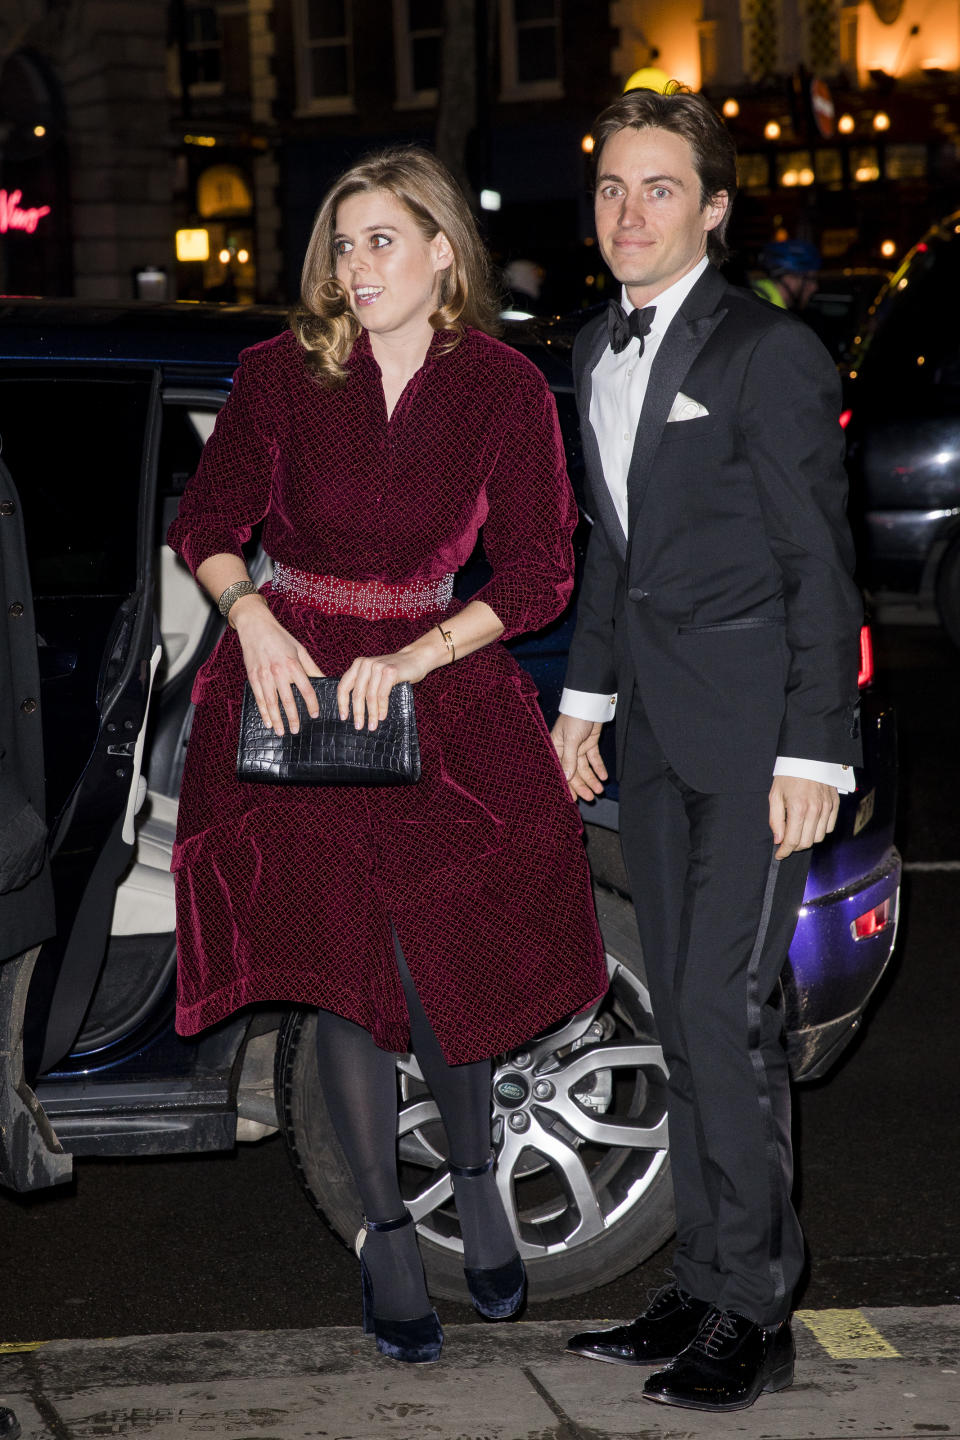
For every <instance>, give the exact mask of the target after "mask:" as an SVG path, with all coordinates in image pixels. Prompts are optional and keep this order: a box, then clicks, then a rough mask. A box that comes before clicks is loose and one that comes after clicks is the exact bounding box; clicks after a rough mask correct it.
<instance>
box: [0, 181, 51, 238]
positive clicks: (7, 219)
mask: <svg viewBox="0 0 960 1440" xmlns="http://www.w3.org/2000/svg"><path fill="white" fill-rule="evenodd" d="M22 199H23V191H22V190H11V191H10V193H9V194H7V192H6V190H0V235H6V233H7V231H8V230H23V231H25V232H26V234H27V235H32V234H33V232H34V231H35V230H36V228H37V226H38V225H39V224H40V221H41V220H42V219H43V217H44V216H45V215H49V214H50V206H49V205H34V206H30V207H28V208H27V209H26V210H24V209H22V208H21V206H20V201H21V200H22Z"/></svg>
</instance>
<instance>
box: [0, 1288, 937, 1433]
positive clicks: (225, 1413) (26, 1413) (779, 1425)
mask: <svg viewBox="0 0 960 1440" xmlns="http://www.w3.org/2000/svg"><path fill="white" fill-rule="evenodd" d="M610 1323H616V1322H615V1321H612V1320H590V1319H587V1320H583V1321H578V1322H574V1323H571V1322H556V1321H554V1322H549V1323H533V1322H523V1321H520V1322H518V1323H514V1324H510V1325H491V1326H477V1325H453V1326H450V1327H448V1329H447V1332H446V1343H445V1347H444V1354H443V1358H442V1359H441V1361H440V1363H439V1364H437V1365H432V1366H423V1367H420V1366H404V1365H399V1364H396V1363H395V1362H389V1361H384V1360H383V1359H382V1358H381V1357H380V1356H378V1355H377V1353H376V1350H375V1349H374V1347H373V1344H372V1342H371V1341H370V1340H365V1339H364V1338H363V1337H362V1336H361V1335H360V1332H359V1329H353V1328H350V1329H341V1328H330V1329H316V1330H279V1331H237V1332H224V1333H198V1334H180V1335H148V1336H128V1337H123V1338H117V1339H105V1340H55V1341H50V1342H48V1343H45V1344H41V1345H38V1346H37V1347H36V1348H35V1349H29V1350H17V1351H14V1352H13V1353H7V1354H6V1355H5V1356H4V1360H3V1372H2V1373H3V1381H2V1382H0V1386H2V1389H0V1393H2V1396H3V1398H4V1399H5V1400H6V1402H7V1403H8V1404H11V1405H13V1407H14V1408H15V1409H16V1410H17V1413H18V1415H19V1418H20V1421H21V1424H22V1426H23V1436H24V1440H49V1437H53V1440H88V1437H94V1436H104V1435H135V1436H138V1437H148V1440H183V1437H187V1436H201V1435H203V1436H209V1437H223V1440H242V1437H247V1436H251V1437H252V1436H256V1437H258V1440H315V1437H316V1440H635V1437H645V1440H650V1437H658V1440H659V1437H666V1440H699V1437H701V1436H702V1437H704V1440H706V1437H708V1436H710V1437H713V1436H720V1437H722V1436H726V1435H731V1436H733V1435H736V1436H748V1437H759V1436H763V1437H764V1440H836V1437H843V1440H860V1437H864V1440H866V1437H870V1440H876V1437H877V1435H882V1436H883V1437H884V1440H899V1437H907V1436H910V1437H911V1440H917V1437H918V1436H936V1437H954V1436H957V1437H960V1373H958V1372H960V1306H948V1307H932V1308H930V1309H905V1308H904V1309H886V1310H877V1309H868V1310H862V1311H850V1310H846V1311H814V1312H801V1316H800V1318H798V1319H797V1321H796V1322H795V1331H796V1338H797V1351H798V1369H797V1382H796V1384H795V1385H794V1386H793V1388H792V1389H791V1390H788V1391H784V1392H781V1393H780V1394H778V1395H771V1396H763V1397H761V1399H760V1400H759V1401H758V1402H757V1404H756V1406H754V1407H753V1409H751V1410H749V1411H743V1412H739V1413H735V1414H732V1415H726V1416H714V1415H705V1414H702V1413H699V1412H696V1411H679V1410H674V1409H668V1408H666V1407H661V1406H654V1405H651V1404H650V1403H649V1402H647V1401H644V1400H643V1398H642V1396H641V1390H642V1386H643V1380H644V1377H645V1374H646V1372H645V1371H644V1370H640V1369H625V1368H623V1367H620V1366H613V1365H597V1364H593V1363H590V1362H589V1361H585V1360H581V1359H578V1358H576V1357H573V1356H566V1355H564V1354H563V1345H564V1342H565V1340H566V1337H567V1336H568V1335H569V1334H571V1333H572V1332H573V1331H574V1330H576V1329H581V1328H595V1327H597V1326H600V1325H604V1324H610ZM815 1331H816V1332H817V1333H815ZM818 1336H819V1338H818ZM858 1347H859V1351H858ZM831 1349H832V1350H833V1351H834V1352H835V1353H833V1354H831V1353H830V1350H831Z"/></svg>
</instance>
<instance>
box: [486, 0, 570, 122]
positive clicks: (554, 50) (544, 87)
mask: <svg viewBox="0 0 960 1440" xmlns="http://www.w3.org/2000/svg"><path fill="white" fill-rule="evenodd" d="M500 66H501V85H502V91H503V98H504V99H505V100H532V99H537V98H541V97H549V96H554V95H562V94H563V83H562V71H561V61H560V0H502V3H501V6H500Z"/></svg>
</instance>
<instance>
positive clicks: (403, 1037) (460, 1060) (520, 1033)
mask: <svg viewBox="0 0 960 1440" xmlns="http://www.w3.org/2000/svg"><path fill="white" fill-rule="evenodd" d="M256 988H257V987H256V986H252V985H250V984H248V983H244V982H239V983H236V984H234V985H230V986H227V987H225V988H224V989H223V990H217V991H215V992H214V993H213V994H212V995H208V996H206V997H205V998H204V999H203V1000H198V1001H197V1002H196V1003H195V1004H193V1005H180V1004H178V1005H177V1012H176V1032H177V1034H178V1035H181V1036H183V1037H184V1038H190V1037H192V1036H194V1035H198V1034H199V1033H200V1032H201V1031H203V1030H206V1029H207V1028H208V1027H209V1026H211V1025H217V1024H219V1023H220V1022H221V1021H224V1020H229V1019H232V1017H233V1016H234V1015H236V1014H237V1012H238V1011H240V1010H243V1009H245V1008H246V1007H247V1006H248V1005H271V1006H283V1007H287V1006H296V1005H302V1006H307V1007H309V1008H310V1009H313V1010H318V1009H319V1010H329V1011H331V1012H332V1013H333V1014H335V1015H340V1016H341V1017H342V1018H343V1019H344V1020H350V1021H352V1022H353V1023H354V1024H360V1023H361V1022H360V1021H358V1020H357V1018H356V1016H355V1015H348V1014H346V1013H345V1011H344V1009H342V1008H334V1007H333V1006H332V1005H320V1004H319V1003H318V1001H317V1000H316V999H313V998H310V997H308V996H304V995H284V996H278V995H276V994H272V995H259V994H256V993H252V992H255V991H256ZM607 988H608V986H607V985H606V984H605V985H604V987H603V989H602V990H600V991H599V992H598V993H597V994H596V995H594V996H593V997H592V998H591V999H589V1000H587V1001H584V1002H583V1003H582V1004H580V1005H576V1004H575V1005H574V1006H573V1007H572V1008H568V1009H565V1010H561V1011H558V1012H557V1013H556V1014H554V1015H547V1016H546V1017H544V1016H543V1014H542V1012H541V1014H540V1015H538V1017H537V1024H536V1029H533V1030H531V1028H530V1024H529V1023H527V1024H523V1025H518V1026H509V1027H506V1028H505V1029H504V1031H503V1032H502V1034H501V1035H499V1036H498V1037H497V1044H496V1045H495V1046H494V1047H493V1048H490V1047H484V1048H483V1051H482V1053H479V1054H478V1053H477V1052H476V1048H475V1047H469V1046H468V1047H467V1049H466V1051H464V1052H460V1051H459V1050H458V1051H457V1052H456V1053H448V1052H447V1050H446V1048H445V1047H443V1046H442V1043H441V1048H443V1050H444V1058H445V1059H446V1061H447V1063H448V1064H449V1065H469V1064H473V1063H474V1062H476V1061H478V1060H491V1059H493V1058H494V1057H495V1056H497V1055H502V1054H503V1053H504V1052H505V1051H508V1050H513V1049H516V1048H517V1046H519V1045H524V1044H527V1043H528V1042H529V1041H530V1040H532V1039H533V1038H534V1036H535V1035H539V1034H540V1033H541V1032H542V1031H544V1030H550V1029H552V1028H553V1027H554V1026H555V1025H557V1024H558V1023H559V1022H560V1021H561V1020H563V1019H565V1018H566V1017H568V1016H571V1017H572V1016H574V1015H580V1014H582V1013H583V1012H584V1011H585V1010H590V1009H592V1008H593V1006H594V1005H596V1004H598V1003H599V1002H600V1001H601V1000H602V999H603V997H604V996H605V995H606V993H607ZM363 1028H364V1029H366V1030H367V1032H368V1034H369V1035H370V1036H371V1037H372V1039H373V1041H374V1044H375V1045H376V1046H377V1047H378V1048H379V1049H381V1050H386V1051H389V1052H390V1053H391V1054H394V1055H408V1054H410V1030H409V1027H406V1026H394V1025H390V1024H386V1025H384V1026H383V1027H382V1028H381V1029H380V1030H379V1032H376V1031H374V1030H372V1029H370V1027H369V1026H364V1027H363ZM438 1038H439V1037H438ZM400 1041H402V1042H403V1043H399V1042H400Z"/></svg>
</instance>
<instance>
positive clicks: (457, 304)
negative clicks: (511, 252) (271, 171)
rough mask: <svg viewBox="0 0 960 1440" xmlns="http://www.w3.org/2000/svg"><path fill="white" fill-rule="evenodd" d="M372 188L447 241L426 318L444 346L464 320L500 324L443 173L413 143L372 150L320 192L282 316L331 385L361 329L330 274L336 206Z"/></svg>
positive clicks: (492, 328)
mask: <svg viewBox="0 0 960 1440" xmlns="http://www.w3.org/2000/svg"><path fill="white" fill-rule="evenodd" d="M373 190H386V191H388V192H389V194H391V195H392V196H393V197H394V198H395V199H396V200H399V201H400V203H401V205H403V206H404V208H405V209H406V210H408V211H409V213H410V215H411V216H412V217H413V219H414V220H415V221H416V224H417V227H418V229H419V230H420V233H421V235H422V236H423V237H424V239H425V240H432V239H433V238H434V237H435V236H436V235H437V234H438V233H439V232H440V231H441V230H442V231H443V233H444V235H446V237H447V239H448V240H449V242H450V248H451V249H452V251H453V261H452V263H451V265H450V266H449V268H448V269H446V270H444V271H442V272H441V274H440V277H439V288H438V293H437V308H436V310H434V312H433V314H432V315H431V316H430V324H431V325H432V326H433V328H434V330H443V331H446V332H447V333H448V334H449V336H450V343H449V345H448V346H447V347H446V348H447V349H451V350H452V349H453V348H454V347H455V346H456V345H458V344H459V343H460V339H461V337H462V335H463V332H464V330H465V329H466V327H467V326H468V325H472V326H474V327H475V328H476V329H478V330H484V331H486V333H487V334H488V335H494V334H496V333H497V331H498V329H499V328H500V327H499V324H498V320H497V316H498V312H499V308H500V306H499V303H498V302H499V296H498V294H497V288H496V285H495V282H494V278H493V266H492V265H491V262H490V258H489V256H488V254H487V251H486V249H485V248H484V244H483V241H482V240H481V239H480V236H479V234H478V232H477V227H476V223H475V221H474V218H473V216H472V215H471V213H470V207H469V206H468V205H467V202H466V199H465V197H464V195H463V192H462V191H461V189H460V187H459V186H458V185H457V182H456V181H455V180H454V178H453V176H452V175H451V174H450V171H449V170H448V169H447V168H446V166H445V165H443V164H442V163H441V162H440V161H439V160H438V159H437V157H436V156H435V155H431V153H430V151H429V150H424V149H422V148H421V147H419V146H414V145H411V146H392V147H391V148H390V149H388V150H380V151H378V152H377V153H375V154H373V155H368V156H366V157H365V158H364V159H363V160H361V161H360V163H359V164H357V165H354V166H352V167H351V168H350V169H349V170H347V171H345V172H344V174H343V175H341V176H340V178H339V180H336V181H335V182H334V184H333V185H332V186H331V188H330V190H329V191H328V193H327V195H326V198H325V199H324V202H323V204H322V205H321V206H320V209H319V211H318V212H317V218H316V220H315V221H314V225H313V233H312V234H311V236H310V243H309V245H308V246H307V253H306V257H305V259H304V262H303V275H302V277H301V281H300V305H299V306H298V308H297V309H296V310H295V311H294V312H293V314H292V315H291V318H290V326H291V329H292V330H293V333H294V334H295V335H296V337H297V339H298V340H299V342H300V344H301V345H302V346H303V349H304V350H305V351H306V358H307V363H308V364H309V366H310V368H311V369H312V370H313V371H314V372H315V374H316V375H317V376H318V378H320V379H322V380H323V381H324V382H325V383H326V384H328V385H332V386H339V385H343V384H344V383H345V381H346V379H347V371H346V369H345V366H346V362H347V360H348V359H349V358H350V352H351V350H352V349H353V344H354V341H355V340H356V338H357V336H358V335H359V334H360V330H361V325H360V322H359V320H358V319H357V318H356V316H355V315H354V313H353V311H352V310H351V308H350V296H349V293H348V291H347V289H346V287H345V286H343V285H341V283H340V281H339V280H338V279H337V277H336V263H337V257H336V253H335V251H334V245H333V240H334V235H335V233H336V224H337V209H338V207H339V206H340V204H341V203H342V202H343V201H344V200H346V199H347V198H348V197H349V196H351V195H357V194H360V193H362V192H365V191H373Z"/></svg>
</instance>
